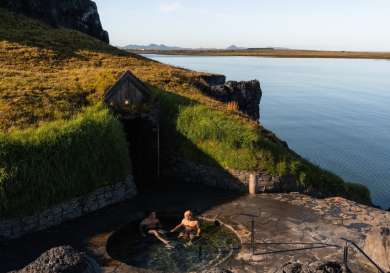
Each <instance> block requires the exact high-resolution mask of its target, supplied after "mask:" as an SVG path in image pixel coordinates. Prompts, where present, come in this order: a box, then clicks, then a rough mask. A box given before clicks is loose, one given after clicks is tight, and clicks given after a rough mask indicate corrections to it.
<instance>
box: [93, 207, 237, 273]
mask: <svg viewBox="0 0 390 273" xmlns="http://www.w3.org/2000/svg"><path fill="white" fill-rule="evenodd" d="M143 216H144V215H143V213H140V214H138V215H137V216H135V217H134V218H132V219H131V220H130V221H128V222H127V223H125V224H123V225H121V226H120V227H119V228H117V229H115V230H112V231H110V232H107V233H105V234H102V235H101V236H99V238H95V240H92V241H90V242H89V243H88V246H87V249H88V252H91V253H93V254H94V256H98V257H100V258H101V259H102V260H104V262H105V264H106V265H107V267H106V269H108V268H116V270H119V271H120V272H122V271H123V272H134V271H133V270H142V271H143V272H150V273H154V272H159V271H156V270H153V269H144V268H139V267H136V266H132V265H128V264H126V263H124V262H122V261H120V260H117V259H115V258H113V257H111V255H110V254H109V251H108V244H109V241H110V239H111V237H112V236H114V235H115V234H116V233H117V232H119V231H121V230H123V229H125V228H126V227H128V226H129V225H133V224H136V223H137V222H139V221H141V220H142V219H143ZM161 218H164V217H161ZM196 218H197V219H199V220H201V221H207V222H215V221H218V222H219V223H220V224H221V226H222V227H223V228H225V229H227V230H228V231H230V232H231V233H232V235H233V236H234V237H235V238H236V239H237V243H238V246H237V249H235V250H233V253H232V254H231V255H229V256H227V257H224V258H223V259H221V261H219V262H218V263H216V264H215V265H213V266H212V267H211V268H216V267H218V266H220V265H221V264H223V263H225V262H227V261H228V260H229V259H233V258H234V257H235V256H238V255H240V254H241V252H242V251H243V248H242V245H243V241H244V239H243V238H242V236H240V234H239V233H238V232H237V230H235V229H234V227H233V226H231V225H229V224H226V223H225V222H224V221H222V220H220V219H218V217H216V218H211V217H206V216H202V215H199V216H197V217H196ZM119 268H120V269H119ZM204 270H207V269H206V268H205V269H204Z"/></svg>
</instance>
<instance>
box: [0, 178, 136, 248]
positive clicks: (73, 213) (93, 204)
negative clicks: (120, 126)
mask: <svg viewBox="0 0 390 273" xmlns="http://www.w3.org/2000/svg"><path fill="white" fill-rule="evenodd" d="M136 194H137V188H136V186H135V183H134V179H133V176H131V175H130V176H128V177H127V179H126V181H124V182H121V183H117V184H114V185H110V186H106V187H102V188H99V189H97V190H95V191H94V192H92V193H90V194H88V195H85V196H81V197H78V198H74V199H72V200H70V201H67V202H64V203H62V204H59V205H57V206H55V207H52V208H49V209H47V210H45V211H42V212H40V213H37V214H35V215H32V216H28V217H21V218H15V219H7V220H1V219H0V241H5V240H9V239H15V238H19V237H21V236H23V235H25V234H28V233H31V232H35V231H39V230H44V229H47V228H50V227H52V226H56V225H59V224H61V223H63V222H65V221H68V220H72V219H75V218H78V217H80V216H82V215H85V214H88V213H91V212H94V211H96V210H98V209H101V208H104V207H106V206H109V205H112V204H115V203H118V202H121V201H124V200H126V199H130V198H132V197H134V196H135V195H136Z"/></svg>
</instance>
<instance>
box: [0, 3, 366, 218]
mask: <svg viewBox="0 0 390 273" xmlns="http://www.w3.org/2000/svg"><path fill="white" fill-rule="evenodd" d="M0 17H1V20H0V130H1V131H2V133H1V135H0V139H1V145H2V146H1V150H0V185H1V193H0V194H1V195H0V203H1V206H2V207H1V210H2V213H3V214H14V215H15V214H17V213H19V212H23V213H24V212H28V211H30V210H31V211H32V210H35V209H38V208H40V207H47V206H49V205H52V204H55V203H56V202H59V201H61V200H65V199H67V198H71V197H72V196H77V195H79V194H83V193H86V192H88V191H90V190H92V189H94V188H95V187H98V186H101V185H103V184H106V183H114V182H117V181H118V179H119V178H122V177H123V175H124V173H125V170H126V168H125V167H124V166H125V165H126V163H125V162H127V160H128V159H126V158H125V155H124V153H125V152H127V149H126V148H125V143H124V142H123V135H122V136H121V133H120V132H119V131H120V126H119V124H118V123H117V121H116V120H115V119H113V118H112V117H110V116H109V115H108V114H107V113H105V112H104V111H105V110H96V111H92V110H87V111H86V112H85V109H90V108H91V107H92V108H93V109H95V108H94V107H95V105H97V104H99V103H100V102H101V100H102V96H103V94H104V91H105V90H106V89H107V88H108V87H109V86H111V85H112V84H113V83H114V82H115V81H116V79H117V78H118V77H119V76H120V75H121V74H122V73H123V72H124V71H126V70H131V71H132V72H133V73H134V74H135V75H136V76H137V77H139V78H140V79H141V80H143V81H145V82H147V83H148V84H149V85H150V86H153V87H155V88H156V90H158V91H157V93H158V97H159V98H160V100H161V106H162V114H161V119H162V136H163V139H164V140H165V142H164V144H165V153H164V158H163V161H167V160H168V157H171V156H173V155H179V156H181V157H184V158H187V159H190V160H195V161H198V162H202V163H203V164H207V165H215V166H219V167H223V168H231V169H238V170H258V169H265V170H267V171H269V172H270V173H272V174H278V175H285V174H291V175H293V176H295V177H296V178H297V179H298V181H299V183H300V186H301V189H302V191H305V192H308V193H318V192H322V195H323V196H332V195H342V196H345V197H349V198H351V199H354V200H357V201H360V202H364V203H369V192H368V190H367V189H366V188H365V187H363V186H361V185H354V184H348V183H344V181H343V180H342V179H340V178H339V177H337V176H336V175H334V174H332V173H330V172H327V171H324V170H322V169H321V168H319V167H317V166H314V165H313V164H311V163H310V162H308V161H306V160H305V159H303V158H301V157H299V156H298V155H297V154H295V153H294V152H293V151H291V150H289V149H287V148H286V147H284V146H283V143H282V142H281V141H280V140H279V139H278V138H277V137H276V136H275V135H274V134H272V133H271V132H269V131H267V130H266V129H264V128H263V127H261V126H259V125H258V124H256V123H255V122H253V121H251V120H250V119H248V118H247V117H246V116H244V115H242V114H240V113H239V112H237V111H231V110H229V108H228V107H227V106H226V105H225V104H223V103H221V102H218V101H215V100H213V99H211V98H209V97H207V96H204V95H203V94H202V93H201V92H199V90H198V89H196V88H195V87H194V86H193V85H192V80H193V79H196V78H198V77H200V76H201V75H202V73H197V72H194V71H189V70H185V69H181V68H177V67H172V66H169V65H164V64H161V63H158V62H154V61H151V60H148V59H145V58H142V57H140V56H138V55H135V54H131V53H127V52H124V51H121V50H118V49H117V48H114V47H111V46H109V45H107V44H104V43H102V42H101V41H98V40H96V39H94V38H92V37H89V36H87V35H85V34H82V33H80V32H77V31H73V30H68V29H63V28H52V27H50V26H47V25H45V24H43V23H41V22H39V21H36V20H32V19H29V18H26V17H24V16H20V15H14V14H12V13H10V12H8V11H6V10H3V9H0ZM89 111H92V112H94V113H95V114H92V112H89ZM101 111H102V112H101ZM88 113H89V114H88ZM98 113H105V114H98ZM85 115H86V116H85ZM100 115H102V116H100ZM75 116H77V118H75ZM88 116H93V117H96V119H94V118H87V117H88ZM83 117H84V118H83ZM98 117H101V119H100V118H98ZM99 120H100V121H99ZM102 121H104V122H102ZM109 123H112V124H111V125H110V124H109ZM104 134H106V135H104ZM92 135H96V136H97V138H96V139H95V137H92ZM103 138H105V141H103ZM114 140H115V143H114ZM106 144H110V145H111V146H112V147H114V150H111V148H110V149H109V147H108V146H106ZM84 147H86V150H85V149H84ZM49 156H50V157H49ZM46 158H49V160H45V159H46ZM89 158H91V160H89ZM87 159H88V160H87ZM115 164H116V166H114V165H115ZM121 166H122V167H123V169H122V167H121ZM92 167H94V172H92V170H91V169H90V168H92ZM84 168H87V170H88V171H87V172H86V173H83V170H84ZM111 168H112V169H111ZM40 194H41V195H40ZM26 204H32V205H31V207H30V206H28V205H26Z"/></svg>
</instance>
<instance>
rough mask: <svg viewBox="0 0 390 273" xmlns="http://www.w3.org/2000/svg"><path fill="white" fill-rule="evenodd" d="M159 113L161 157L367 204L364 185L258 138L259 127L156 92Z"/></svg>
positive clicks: (366, 191) (190, 101) (318, 194)
mask: <svg viewBox="0 0 390 273" xmlns="http://www.w3.org/2000/svg"><path fill="white" fill-rule="evenodd" d="M157 92H158V94H159V98H160V101H161V106H162V109H163V111H164V113H165V115H164V117H163V119H162V123H163V126H162V130H163V134H162V136H163V140H164V142H165V145H164V146H165V148H166V149H168V151H165V153H166V154H170V155H172V154H176V155H177V156H180V157H183V158H186V159H189V160H192V161H196V162H198V163H202V164H206V165H211V166H213V165H214V166H215V167H223V168H229V169H235V170H252V171H255V170H259V169H261V170H266V171H268V172H269V173H271V174H273V175H279V176H285V175H292V176H294V177H295V178H296V180H297V181H298V182H299V187H300V190H301V191H302V192H307V193H310V194H313V195H316V196H320V197H326V196H332V195H341V196H344V197H347V198H350V199H353V200H356V201H359V202H362V203H366V204H369V203H370V194H369V191H368V190H367V188H366V187H364V186H362V185H359V184H351V183H345V182H344V181H343V180H342V179H341V178H340V177H338V176H336V175H334V174H333V173H331V172H328V171H325V170H322V169H321V168H319V167H317V166H315V165H313V164H311V163H310V162H309V161H307V160H305V159H303V158H301V157H300V156H299V155H297V154H296V153H294V152H293V151H291V150H290V149H288V148H286V147H284V146H283V145H281V144H280V143H277V142H276V143H275V142H274V141H272V140H271V139H270V138H267V137H265V136H263V135H262V133H261V130H262V128H261V127H260V126H257V125H255V124H251V123H248V122H245V121H243V120H241V119H239V118H238V117H237V116H236V115H234V113H230V114H229V113H225V112H221V111H218V110H215V109H213V108H211V107H209V106H207V105H204V104H200V103H198V102H196V101H192V100H189V99H187V98H185V97H182V96H178V95H175V94H172V93H167V92H163V91H158V90H157Z"/></svg>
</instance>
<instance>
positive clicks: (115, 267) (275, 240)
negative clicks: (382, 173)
mask: <svg viewBox="0 0 390 273" xmlns="http://www.w3.org/2000/svg"><path fill="white" fill-rule="evenodd" d="M145 209H156V210H157V211H158V212H159V213H175V212H177V213H179V212H182V211H183V210H185V209H192V210H194V211H196V212H198V213H199V214H200V215H202V216H204V217H207V218H212V219H219V220H221V221H222V222H224V223H225V224H227V225H229V226H231V227H232V228H233V229H234V230H235V231H236V232H237V234H238V235H239V236H240V238H241V240H242V243H243V246H242V249H241V251H240V253H239V254H238V255H237V256H236V257H235V258H234V259H232V260H231V261H229V262H228V263H226V264H224V265H223V266H224V267H225V268H227V269H230V270H231V271H233V272H269V273H271V272H272V273H275V272H278V270H279V269H280V268H281V267H282V266H283V265H284V264H286V263H288V262H300V263H302V264H305V265H315V264H316V263H319V262H328V261H336V262H339V263H342V253H343V249H342V246H343V244H344V243H343V241H341V240H340V238H341V237H346V238H348V239H351V240H353V241H355V242H356V243H358V244H359V245H360V246H361V247H364V244H365V239H366V236H367V235H368V234H369V233H370V232H372V231H373V230H374V229H376V228H378V227H387V226H388V224H389V222H388V219H390V216H389V215H388V213H386V212H384V211H381V210H377V209H374V208H369V207H366V206H363V205H359V204H355V203H354V202H351V201H347V200H344V199H325V200H318V199H313V198H310V197H307V196H304V195H300V194H263V195H257V196H235V195H234V194H231V193H226V192H221V191H218V190H215V189H209V188H203V187H199V186H198V185H197V187H194V188H193V187H190V186H189V185H182V186H177V185H175V186H172V187H167V188H165V189H164V190H161V191H159V192H155V193H143V194H142V195H140V196H138V197H137V198H135V199H133V200H130V201H128V202H125V203H121V204H118V205H115V206H112V207H109V208H106V209H103V210H100V211H98V212H96V213H94V214H92V215H89V216H86V217H84V218H82V219H79V220H77V221H73V222H70V223H66V224H64V225H61V226H59V227H57V228H52V229H50V230H47V231H44V232H39V233H36V234H32V235H28V236H26V237H24V238H21V239H19V240H14V241H9V242H8V243H6V244H3V245H1V246H0V273H3V272H8V271H10V270H14V269H19V268H22V267H24V266H25V265H27V264H28V263H30V262H31V261H33V260H34V259H36V258H37V257H38V256H39V255H40V254H41V253H42V252H44V251H45V250H47V249H50V248H51V247H54V246H58V245H64V244H67V245H71V246H73V247H74V248H76V249H79V250H83V251H87V253H89V254H90V255H92V256H94V257H95V258H96V259H97V261H98V263H99V264H100V265H101V266H102V267H103V272H107V273H108V272H110V273H114V272H117V273H121V272H123V273H126V272H129V273H135V272H146V271H144V270H138V269H135V268H132V267H129V266H127V265H124V264H121V263H119V262H117V261H113V260H112V259H111V258H110V257H108V256H107V253H106V251H105V243H106V241H107V239H108V237H109V236H110V234H111V233H112V232H113V231H115V230H117V229H118V228H119V227H121V226H123V225H125V224H127V223H129V222H131V221H134V220H138V219H139V218H140V217H141V216H142V213H141V211H143V210H145ZM242 214H253V215H256V216H257V217H256V218H255V241H256V243H257V244H256V249H255V255H252V253H251V249H250V247H249V242H250V227H251V222H250V217H247V216H244V215H242ZM325 246H327V247H325ZM308 247H317V248H315V249H307V250H302V249H303V248H308ZM322 247H324V248H322ZM293 249H301V250H294V251H293ZM350 257H351V263H350V264H351V267H352V269H353V272H354V273H360V272H362V273H363V272H377V271H374V270H373V269H372V268H370V267H368V266H367V265H365V261H364V259H363V258H362V257H361V256H359V255H357V253H355V252H353V251H352V252H351V253H350Z"/></svg>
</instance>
